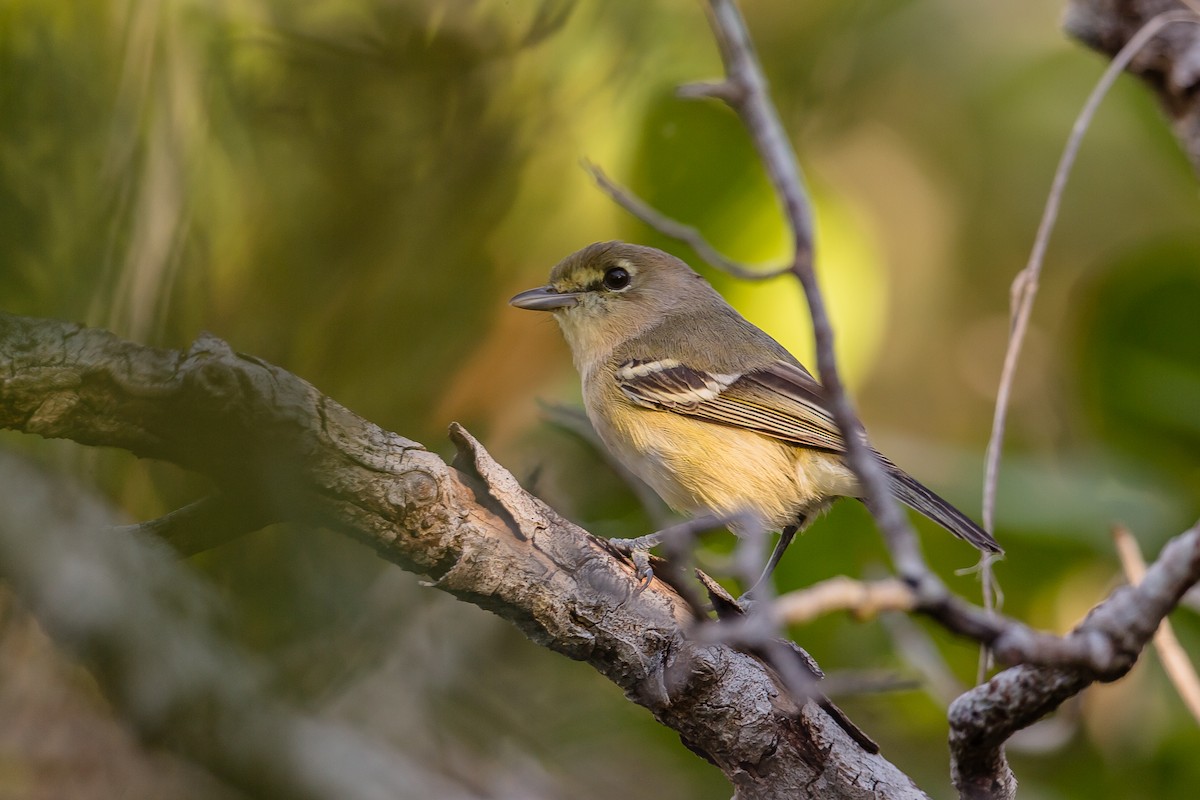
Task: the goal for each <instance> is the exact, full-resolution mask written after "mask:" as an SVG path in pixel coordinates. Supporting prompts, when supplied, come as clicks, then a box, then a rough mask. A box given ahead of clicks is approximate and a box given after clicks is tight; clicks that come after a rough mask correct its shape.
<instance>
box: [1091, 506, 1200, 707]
mask: <svg viewBox="0 0 1200 800" xmlns="http://www.w3.org/2000/svg"><path fill="white" fill-rule="evenodd" d="M1112 533H1113V541H1114V542H1115V543H1116V547H1117V555H1119V556H1120V557H1121V567H1122V568H1123V569H1124V570H1125V577H1126V578H1127V579H1128V580H1129V583H1130V584H1132V585H1134V586H1137V585H1138V584H1139V583H1141V582H1142V578H1144V577H1145V576H1146V562H1145V560H1144V559H1143V558H1142V551H1141V550H1140V549H1139V548H1138V544H1137V540H1136V539H1134V538H1133V534H1132V533H1130V532H1129V529H1128V528H1126V527H1125V526H1123V525H1115V526H1113V532H1112ZM1154 649H1155V650H1157V651H1158V657H1159V659H1160V660H1161V661H1162V665H1163V670H1164V671H1165V672H1166V673H1167V677H1168V678H1170V679H1171V684H1172V685H1174V687H1175V691H1177V692H1179V697H1180V698H1181V699H1182V700H1183V703H1184V705H1186V706H1187V708H1188V711H1190V712H1191V713H1192V716H1193V717H1194V718H1195V719H1196V720H1197V721H1200V678H1198V677H1197V676H1196V669H1195V667H1193V666H1192V662H1191V660H1190V659H1189V658H1188V656H1187V653H1186V652H1184V649H1183V645H1181V644H1180V643H1179V639H1178V638H1176V636H1175V630H1174V629H1173V628H1172V627H1171V621H1170V620H1169V619H1166V618H1165V617H1164V618H1163V621H1162V623H1161V624H1160V625H1159V626H1158V631H1157V632H1156V633H1155V634H1154Z"/></svg>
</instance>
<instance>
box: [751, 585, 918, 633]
mask: <svg viewBox="0 0 1200 800" xmlns="http://www.w3.org/2000/svg"><path fill="white" fill-rule="evenodd" d="M916 601H917V598H916V595H915V594H913V590H912V587H910V586H909V585H908V584H906V583H904V582H903V581H898V580H896V579H895V578H886V579H884V580H879V581H858V580H854V579H853V578H849V577H847V576H845V575H838V576H837V577H834V578H828V579H827V580H823V581H821V582H820V583H814V584H813V585H812V586H809V587H807V588H804V589H799V590H797V591H794V592H788V593H787V594H785V595H782V596H780V597H779V598H778V599H777V600H776V601H775V606H774V613H775V616H776V618H777V619H778V620H779V621H780V622H782V623H784V624H786V625H803V624H804V623H806V622H811V621H812V620H814V619H816V618H817V617H820V616H823V615H825V614H828V613H830V612H832V611H849V612H850V613H852V614H853V615H854V616H855V617H856V618H857V619H860V620H866V619H870V618H872V617H874V616H876V615H877V614H880V613H881V612H884V611H912V610H913V609H914V608H915V607H916Z"/></svg>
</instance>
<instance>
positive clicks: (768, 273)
mask: <svg viewBox="0 0 1200 800" xmlns="http://www.w3.org/2000/svg"><path fill="white" fill-rule="evenodd" d="M583 168H584V169H585V170H587V171H588V174H589V175H591V176H592V180H594V181H595V182H596V185H597V186H599V187H600V189H601V190H602V191H603V192H604V193H605V194H607V195H608V196H609V197H611V198H612V199H613V201H614V202H615V203H616V204H617V205H619V206H620V207H621V208H623V209H625V210H626V211H628V212H629V213H630V214H632V215H633V216H635V217H637V218H638V219H640V220H641V221H642V222H644V223H645V224H647V225H649V226H650V227H651V228H653V229H654V230H656V231H658V232H659V233H661V234H662V235H664V236H669V237H670V238H672V239H676V240H678V241H680V242H683V243H684V244H686V245H687V246H688V247H690V248H692V249H693V250H695V251H696V255H698V256H700V257H701V258H702V259H704V260H705V261H706V262H708V263H709V264H711V265H712V266H714V267H716V268H717V269H719V270H721V271H723V272H728V273H729V274H730V275H733V276H734V277H735V278H741V279H742V280H744V281H765V280H768V279H770V278H777V277H779V276H780V275H786V274H787V272H788V267H786V266H783V267H770V268H767V269H761V268H755V267H749V266H746V265H745V264H742V263H740V262H738V261H734V260H732V259H730V258H729V257H728V256H726V255H724V254H723V253H722V252H721V251H720V250H718V249H717V248H716V247H714V246H713V245H712V243H711V242H709V241H708V239H706V238H705V237H704V234H703V233H701V232H700V230H699V229H698V228H696V227H695V226H693V225H688V224H687V223H684V222H680V221H679V220H677V219H673V218H672V217H668V216H667V215H666V214H664V213H662V212H661V211H659V210H658V209H656V208H654V207H653V206H651V205H650V204H649V203H647V202H646V201H645V200H643V199H642V198H640V197H638V196H637V195H635V194H634V193H633V192H631V191H629V190H628V189H626V188H625V187H623V186H619V185H618V184H616V183H614V182H613V181H612V180H611V179H610V178H609V177H608V175H606V174H604V170H602V169H600V167H598V166H597V165H596V164H593V163H592V162H591V161H588V160H586V159H584V161H583Z"/></svg>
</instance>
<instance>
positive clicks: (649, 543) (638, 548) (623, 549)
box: [608, 533, 662, 597]
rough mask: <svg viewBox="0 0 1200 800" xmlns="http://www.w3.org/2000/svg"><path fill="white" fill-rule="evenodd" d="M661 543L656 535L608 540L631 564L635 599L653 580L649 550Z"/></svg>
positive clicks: (660, 538)
mask: <svg viewBox="0 0 1200 800" xmlns="http://www.w3.org/2000/svg"><path fill="white" fill-rule="evenodd" d="M661 541H662V536H661V535H660V534H658V533H651V534H647V535H646V536H639V537H637V538H636V539H609V540H608V543H609V544H610V545H612V546H613V548H614V549H615V550H616V551H617V552H618V553H620V554H621V555H623V556H625V557H626V558H628V559H629V560H630V561H632V562H633V569H634V575H635V576H636V577H637V587H636V588H635V589H634V590H633V596H634V597H637V596H638V595H639V594H641V593H642V592H644V591H646V588H647V587H649V586H650V582H651V581H653V580H654V569H653V568H652V567H651V566H650V548H651V547H654V546H656V545H658V544H659V542H661Z"/></svg>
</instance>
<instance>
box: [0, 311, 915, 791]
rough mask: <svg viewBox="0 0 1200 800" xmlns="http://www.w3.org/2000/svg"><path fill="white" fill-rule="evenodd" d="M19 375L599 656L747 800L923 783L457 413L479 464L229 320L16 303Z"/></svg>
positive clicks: (75, 412) (88, 438)
mask: <svg viewBox="0 0 1200 800" xmlns="http://www.w3.org/2000/svg"><path fill="white" fill-rule="evenodd" d="M0 376H2V377H0V427H4V428H11V429H14V430H21V431H26V432H30V433H38V434H40V435H43V436H53V437H59V438H69V439H74V440H75V441H79V442H82V443H87V444H92V445H98V446H115V447H123V448H125V449H129V450H131V451H133V452H135V453H137V454H139V455H143V456H151V457H154V458H159V459H163V460H167V461H172V462H174V463H177V464H180V465H183V466H187V467H189V468H191V469H194V470H196V471H198V472H201V473H203V474H204V475H206V476H208V477H209V478H211V479H212V480H213V481H214V482H215V483H216V484H217V485H218V486H219V487H221V488H222V489H225V488H226V487H227V486H230V485H232V484H242V488H243V489H244V488H245V486H255V487H259V488H260V489H261V490H262V491H263V493H264V494H263V499H264V506H265V507H267V509H268V511H269V515H270V517H271V518H278V519H291V518H295V517H297V516H298V515H302V514H315V515H316V518H317V519H320V520H322V521H323V522H324V524H326V525H328V526H330V527H331V528H334V529H336V530H339V531H341V532H344V533H346V534H348V535H351V536H353V537H355V538H356V539H358V540H360V541H362V542H364V543H366V544H368V545H369V546H371V547H373V548H374V549H375V550H376V552H378V553H379V554H380V555H381V556H382V557H384V558H385V559H387V560H389V561H392V562H393V563H396V564H399V565H401V566H403V567H405V568H406V569H409V570H411V571H415V572H419V573H421V574H425V575H428V576H430V577H431V578H432V579H433V580H434V582H435V585H436V586H437V588H439V589H442V590H443V591H446V592H449V593H451V594H453V595H455V596H456V597H459V598H460V599H463V600H466V601H468V602H471V603H474V604H475V605H478V606H479V607H481V608H484V609H486V610H488V611H491V612H493V613H495V614H497V615H499V616H501V617H503V618H505V619H507V620H509V621H511V622H512V623H514V624H515V625H516V626H517V627H518V628H520V629H521V630H522V631H523V632H524V633H525V634H526V635H527V636H528V637H529V638H531V639H532V640H533V641H535V642H537V643H539V644H541V645H543V646H546V647H549V648H550V649H553V650H555V651H557V652H560V653H563V654H564V655H567V656H569V657H571V658H574V659H577V660H580V661H585V662H587V663H588V664H590V665H591V666H593V667H594V668H595V669H597V670H598V671H600V672H601V673H602V674H604V675H605V676H607V677H608V678H609V679H610V680H612V681H613V682H614V683H616V684H617V685H618V686H620V687H621V688H622V689H623V690H624V691H625V693H626V694H627V695H628V696H629V697H630V698H631V699H633V700H634V701H635V702H637V703H639V704H641V705H643V706H645V707H646V708H648V709H649V710H650V711H651V712H652V713H653V714H654V716H655V717H656V718H657V719H658V720H659V721H660V722H662V723H663V724H664V725H667V726H669V727H671V728H673V729H674V730H676V731H678V732H679V734H680V736H681V738H682V739H683V741H684V743H685V744H686V745H687V746H688V747H689V748H690V749H692V750H693V751H695V752H697V753H700V754H702V755H704V756H705V757H706V758H708V759H709V760H710V761H712V762H713V763H715V764H716V765H717V766H718V767H720V768H721V769H722V770H723V771H724V772H725V774H726V775H727V776H728V777H729V779H730V781H731V782H732V783H733V784H734V786H735V787H737V791H738V796H739V797H741V798H751V799H755V798H784V797H788V798H792V797H845V798H858V797H870V796H876V797H889V798H912V797H922V796H923V795H922V794H921V792H920V791H919V790H918V789H917V788H916V787H915V786H913V784H912V782H911V781H910V780H909V779H908V778H907V777H906V776H905V775H903V774H902V773H901V772H900V771H899V770H897V769H896V768H895V767H894V766H893V765H892V764H890V763H889V762H887V761H886V760H885V759H883V758H882V757H880V756H878V755H872V754H870V753H867V752H866V751H864V750H863V749H862V748H861V747H860V746H858V745H857V744H856V743H855V742H854V741H853V740H852V739H851V738H850V737H849V736H848V735H847V734H846V733H845V732H844V731H843V729H842V727H840V726H839V725H838V724H837V723H836V722H835V721H834V720H833V719H832V718H831V717H830V716H829V715H827V714H826V713H825V712H824V711H822V710H821V709H820V708H819V707H818V706H817V705H816V704H815V703H814V702H811V701H803V702H797V701H794V700H793V699H791V697H790V696H789V695H788V693H787V692H785V691H782V690H781V685H780V683H779V681H778V678H777V677H776V674H775V673H774V671H773V670H772V669H770V668H769V667H768V666H766V665H765V664H764V663H763V662H762V661H761V660H759V659H758V658H755V657H754V656H753V655H751V654H749V653H745V652H740V651H738V650H736V649H734V648H733V647H730V646H728V645H725V644H722V643H719V642H707V641H699V640H697V639H695V638H692V637H689V636H688V635H687V631H688V630H689V628H690V626H691V621H692V614H693V612H692V610H691V609H690V608H689V607H688V605H687V604H686V603H685V602H684V600H683V599H681V598H680V597H679V595H678V594H677V593H675V592H674V591H673V590H671V589H670V588H669V587H668V586H666V585H665V584H663V583H662V582H660V581H654V583H653V584H652V585H651V586H650V587H649V589H647V590H646V591H645V592H643V593H641V594H640V595H636V596H635V593H634V588H635V579H634V577H633V575H632V570H631V569H630V567H629V566H628V565H627V564H625V563H623V562H621V561H619V560H617V559H615V558H614V557H612V556H611V554H609V552H608V551H607V550H606V549H604V548H603V547H601V546H600V544H599V543H598V542H597V540H595V539H593V538H592V537H591V536H590V535H588V534H587V533H586V532H585V531H583V530H582V529H580V528H579V527H577V526H575V525H573V524H572V523H570V522H568V521H567V520H565V519H563V518H562V517H560V516H559V515H558V514H556V513H555V512H554V511H553V510H552V509H550V508H549V507H548V506H546V505H545V504H544V503H543V502H542V501H540V500H538V499H537V498H535V497H533V496H532V495H529V494H528V493H526V492H525V491H524V490H522V489H521V488H520V486H518V485H517V483H516V481H515V480H514V479H513V478H512V476H511V475H510V474H509V473H508V472H507V471H505V470H504V469H503V468H502V467H500V466H499V465H498V464H496V462H495V461H493V460H492V459H491V457H490V456H489V455H488V454H487V453H486V451H484V449H483V448H482V447H481V446H480V445H479V443H478V442H476V441H475V440H474V439H473V438H472V437H471V436H470V435H469V434H468V433H467V432H466V431H465V430H463V429H462V428H460V427H458V426H454V428H453V429H452V437H453V438H454V440H455V443H456V445H457V446H458V448H459V454H460V455H459V461H460V462H461V464H462V467H463V469H464V470H467V471H466V472H464V471H460V470H459V469H455V468H453V467H450V466H448V465H447V464H445V463H444V462H443V461H442V460H441V459H440V458H438V457H437V456H436V455H434V454H432V453H430V452H428V451H426V450H425V449H424V448H422V447H421V446H420V445H419V444H417V443H416V442H413V441H411V440H409V439H405V438H404V437H401V436H398V435H396V434H394V433H391V432H388V431H385V430H383V429H381V428H379V427H378V426H376V425H374V424H372V423H370V422H368V421H367V420H364V419H362V418H361V417H358V416H357V415H355V414H353V413H352V412H350V411H349V410H347V409H345V408H344V407H342V406H341V405H339V404H337V403H336V402H334V401H333V400H331V399H329V398H328V397H325V396H323V395H321V394H320V393H319V392H318V391H317V390H316V389H314V388H313V387H312V386H311V385H309V384H307V383H305V382H304V381H302V380H300V379H299V378H297V377H295V376H294V375H291V374H290V373H288V372H286V371H284V370H282V369H279V368H278V367H275V366H272V365H270V364H266V363H264V362H262V361H260V360H258V359H255V358H251V357H248V356H243V355H238V354H236V353H234V352H233V351H231V350H230V349H229V348H228V346H227V345H225V344H224V343H223V342H221V341H220V340H218V339H216V338H214V337H211V336H204V337H201V338H200V339H199V340H198V341H197V342H196V344H195V345H193V346H192V347H191V348H190V349H189V350H188V351H186V352H174V351H165V350H156V349H153V348H148V347H140V346H138V345H135V344H132V343H129V342H125V341H122V340H120V339H118V338H117V337H115V336H113V335H112V334H110V333H107V332H104V331H97V330H87V329H83V328H80V327H79V326H76V325H69V324H66V323H61V322H56V321H50V320H34V319H28V318H20V317H12V316H6V315H0ZM284 501H286V502H284ZM872 791H873V792H875V794H874V795H872V794H871V792H872Z"/></svg>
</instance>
